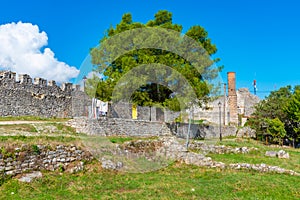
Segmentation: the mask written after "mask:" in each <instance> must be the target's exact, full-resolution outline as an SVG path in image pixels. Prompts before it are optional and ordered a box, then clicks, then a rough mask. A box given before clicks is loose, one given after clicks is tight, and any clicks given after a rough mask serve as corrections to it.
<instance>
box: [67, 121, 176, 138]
mask: <svg viewBox="0 0 300 200" xmlns="http://www.w3.org/2000/svg"><path fill="white" fill-rule="evenodd" d="M67 125H70V126H72V127H73V128H75V129H76V131H77V132H81V133H86V134H88V135H101V136H111V135H121V136H122V135H123V136H139V137H149V136H163V135H171V131H170V129H169V128H168V127H167V125H166V124H165V123H162V122H150V121H141V120H131V119H120V118H99V119H87V118H74V119H72V120H69V121H68V122H67Z"/></svg>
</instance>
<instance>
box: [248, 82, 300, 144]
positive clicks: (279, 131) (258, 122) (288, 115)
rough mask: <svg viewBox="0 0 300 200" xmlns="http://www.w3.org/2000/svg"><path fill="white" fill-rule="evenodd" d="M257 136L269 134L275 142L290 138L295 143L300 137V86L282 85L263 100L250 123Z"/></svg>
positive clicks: (261, 136) (262, 136) (257, 106)
mask: <svg viewBox="0 0 300 200" xmlns="http://www.w3.org/2000/svg"><path fill="white" fill-rule="evenodd" d="M247 124H248V125H249V126H251V127H252V128H253V129H255V130H256V133H257V137H258V138H260V139H263V138H264V135H266V134H269V135H271V137H272V141H271V142H273V143H277V144H282V142H283V139H289V140H290V141H293V143H294V144H295V143H296V142H297V141H299V139H300V86H296V87H294V88H292V87H291V86H286V87H282V88H280V89H279V90H277V91H273V92H271V94H270V95H269V96H268V97H267V98H266V99H264V100H262V101H261V102H260V103H259V104H258V105H256V107H255V112H254V113H253V116H252V118H251V119H249V121H248V123H247Z"/></svg>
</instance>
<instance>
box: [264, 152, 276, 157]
mask: <svg viewBox="0 0 300 200" xmlns="http://www.w3.org/2000/svg"><path fill="white" fill-rule="evenodd" d="M265 155H266V156H268V157H276V156H277V152H276V151H266V154H265Z"/></svg>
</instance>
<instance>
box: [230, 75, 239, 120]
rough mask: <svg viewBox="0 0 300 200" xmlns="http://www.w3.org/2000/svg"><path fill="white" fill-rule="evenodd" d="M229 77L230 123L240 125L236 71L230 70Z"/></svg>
mask: <svg viewBox="0 0 300 200" xmlns="http://www.w3.org/2000/svg"><path fill="white" fill-rule="evenodd" d="M227 79H228V80H227V81H228V104H229V123H230V124H235V125H238V110H237V94H236V81H235V72H228V73H227Z"/></svg>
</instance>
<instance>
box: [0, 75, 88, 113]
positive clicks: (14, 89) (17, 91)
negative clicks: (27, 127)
mask: <svg viewBox="0 0 300 200" xmlns="http://www.w3.org/2000/svg"><path fill="white" fill-rule="evenodd" d="M88 102H89V98H88V97H87V95H85V93H84V92H82V91H80V88H79V87H78V86H75V87H74V86H73V85H72V84H71V83H63V84H62V85H61V87H59V86H58V85H56V83H55V81H49V82H48V83H47V80H45V79H42V78H35V79H34V81H32V78H31V77H30V76H29V75H27V74H24V75H23V74H22V75H19V80H18V81H16V73H14V72H10V71H7V72H2V73H0V116H41V117H62V118H64V117H73V116H83V115H85V107H86V105H87V104H88Z"/></svg>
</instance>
